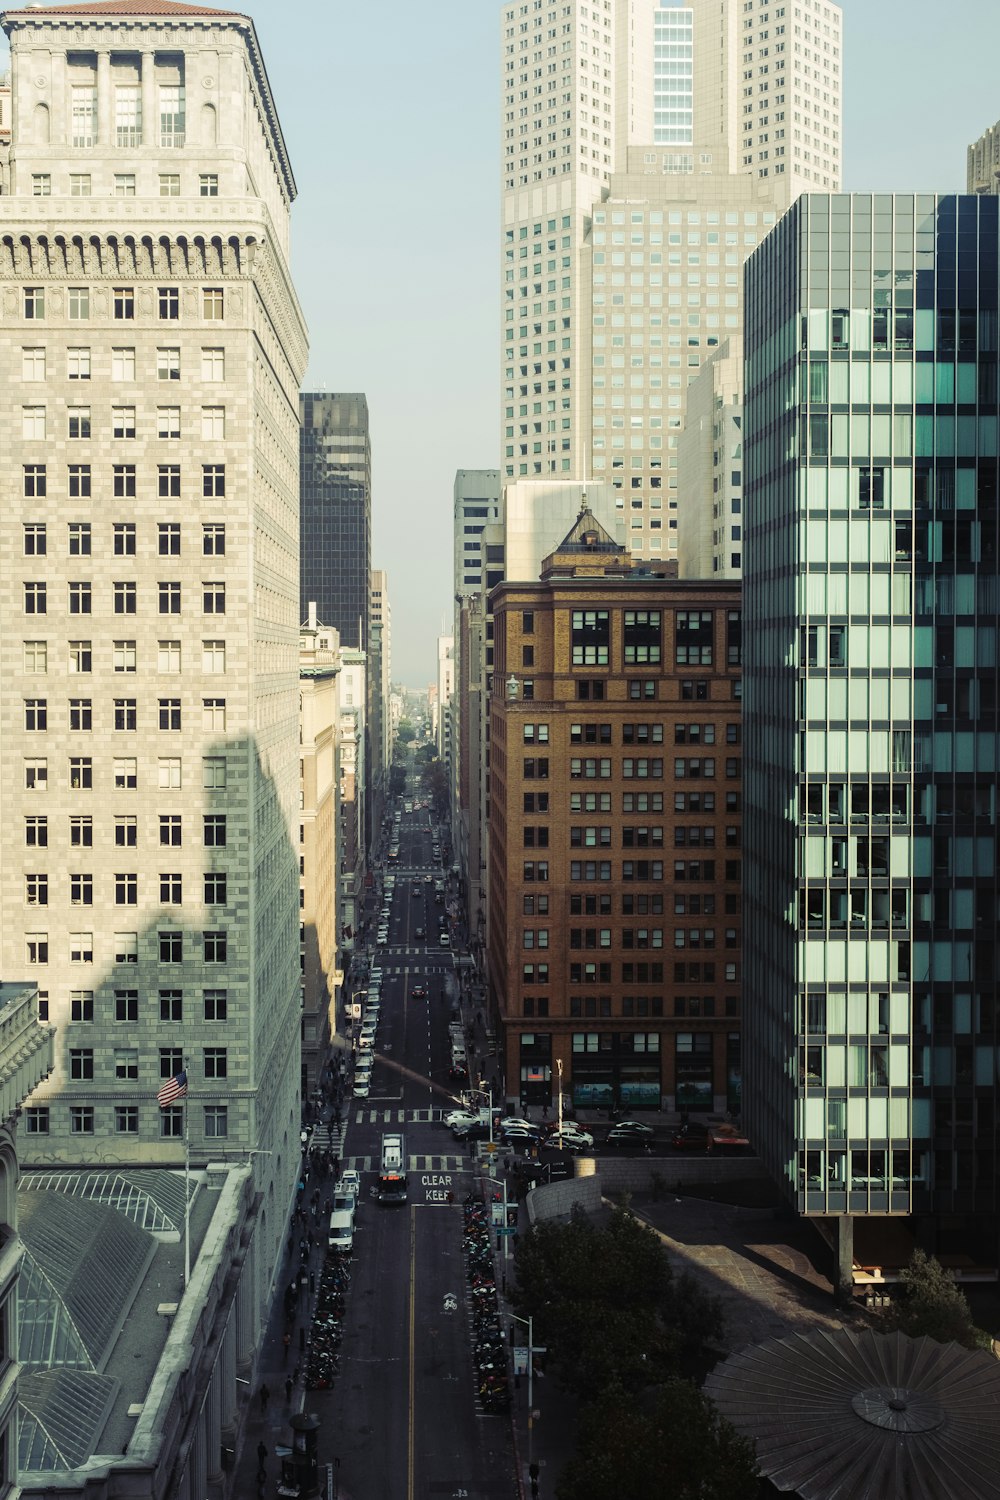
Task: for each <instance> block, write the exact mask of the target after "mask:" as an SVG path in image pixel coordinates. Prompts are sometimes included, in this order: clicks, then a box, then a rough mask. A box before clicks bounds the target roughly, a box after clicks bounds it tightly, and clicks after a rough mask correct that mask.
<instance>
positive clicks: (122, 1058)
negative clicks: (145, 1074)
mask: <svg viewBox="0 0 1000 1500" xmlns="http://www.w3.org/2000/svg"><path fill="white" fill-rule="evenodd" d="M115 1077H116V1078H120V1079H127V1080H128V1081H129V1082H130V1083H132V1082H134V1081H135V1080H136V1079H137V1078H138V1077H139V1054H138V1052H137V1051H136V1050H135V1048H133V1047H116V1048H115Z"/></svg>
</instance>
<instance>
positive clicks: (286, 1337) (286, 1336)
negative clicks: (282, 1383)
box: [268, 1328, 292, 1395]
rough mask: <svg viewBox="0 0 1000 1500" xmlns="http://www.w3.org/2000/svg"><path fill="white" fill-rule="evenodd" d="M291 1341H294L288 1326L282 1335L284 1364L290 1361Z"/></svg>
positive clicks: (282, 1361)
mask: <svg viewBox="0 0 1000 1500" xmlns="http://www.w3.org/2000/svg"><path fill="white" fill-rule="evenodd" d="M291 1343H292V1335H291V1334H290V1333H289V1331H288V1329H287V1328H286V1329H285V1331H284V1333H283V1334H282V1335H281V1347H282V1349H283V1351H284V1353H283V1355H282V1360H281V1363H282V1364H283V1365H287V1363H288V1350H289V1348H290V1347H291ZM268 1395H270V1392H268Z"/></svg>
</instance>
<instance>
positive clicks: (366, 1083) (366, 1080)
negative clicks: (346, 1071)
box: [351, 1073, 372, 1099]
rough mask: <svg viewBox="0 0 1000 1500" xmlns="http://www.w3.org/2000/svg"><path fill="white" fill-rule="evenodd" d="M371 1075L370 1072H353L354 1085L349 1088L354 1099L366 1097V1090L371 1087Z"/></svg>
mask: <svg viewBox="0 0 1000 1500" xmlns="http://www.w3.org/2000/svg"><path fill="white" fill-rule="evenodd" d="M371 1082H372V1075H371V1074H370V1073H355V1075H354V1086H353V1088H352V1090H351V1092H352V1094H353V1095H354V1098H355V1099H367V1098H368V1090H369V1089H370V1088H371Z"/></svg>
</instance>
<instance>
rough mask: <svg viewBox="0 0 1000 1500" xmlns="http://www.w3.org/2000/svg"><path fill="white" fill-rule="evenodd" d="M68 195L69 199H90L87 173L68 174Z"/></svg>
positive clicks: (88, 174) (88, 175)
mask: <svg viewBox="0 0 1000 1500" xmlns="http://www.w3.org/2000/svg"><path fill="white" fill-rule="evenodd" d="M69 195H70V197H71V198H89V197H90V173H89V172H71V173H70V174H69Z"/></svg>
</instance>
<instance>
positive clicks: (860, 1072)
mask: <svg viewBox="0 0 1000 1500" xmlns="http://www.w3.org/2000/svg"><path fill="white" fill-rule="evenodd" d="M998 208H1000V204H998V201H997V199H995V198H985V197H984V198H975V197H955V196H949V197H934V196H912V195H911V196H902V195H897V196H894V197H893V196H884V197H883V196H876V197H871V196H862V195H853V196H847V195H844V196H841V195H836V196H825V195H818V194H817V195H813V196H810V197H808V198H802V199H800V200H799V201H798V202H797V203H796V204H795V205H793V207H792V208H791V209H790V210H789V212H788V213H787V214H786V215H785V217H784V218H783V219H782V220H781V221H780V222H779V223H778V224H777V226H776V227H775V228H774V229H773V230H772V232H771V234H770V235H769V236H768V237H767V239H766V240H765V241H764V243H763V244H762V245H761V246H760V248H759V249H758V250H757V251H756V252H755V253H754V255H753V256H752V257H751V259H750V260H749V262H748V265H747V273H746V349H747V363H746V424H745V435H746V446H745V479H746V489H747V501H746V516H745V521H746V532H745V552H744V578H745V620H746V677H745V682H746V686H745V707H746V725H745V736H746V752H745V794H746V854H745V873H746V879H745V883H744V884H745V892H746V896H745V912H744V917H745V920H744V928H745V939H744V941H745V953H746V963H745V972H746V986H745V996H744V1028H745V1030H744V1037H745V1074H746V1101H747V1102H746V1113H747V1117H748V1125H749V1128H750V1131H751V1134H752V1136H753V1139H754V1140H755V1142H756V1143H757V1144H758V1146H759V1148H760V1150H761V1152H762V1154H763V1156H764V1157H765V1159H766V1161H767V1163H768V1165H769V1167H770V1169H771V1171H772V1172H773V1174H774V1175H775V1176H776V1177H777V1178H778V1179H779V1180H780V1181H782V1182H783V1184H784V1185H785V1187H786V1189H787V1191H788V1194H789V1196H790V1198H791V1199H792V1201H793V1202H794V1203H795V1205H796V1206H797V1208H798V1209H799V1210H800V1211H801V1212H803V1213H807V1214H817V1215H834V1216H837V1227H838V1234H839V1241H840V1246H841V1269H842V1271H843V1270H844V1268H845V1265H846V1266H847V1268H848V1271H849V1262H848V1261H847V1260H846V1258H845V1254H844V1249H845V1246H846V1247H847V1249H848V1250H849V1246H850V1239H851V1226H852V1222H853V1220H854V1218H855V1217H856V1216H860V1215H866V1216H871V1215H884V1214H898V1215H909V1216H912V1227H913V1231H914V1235H915V1238H916V1239H917V1240H918V1241H919V1242H920V1243H922V1244H924V1245H925V1246H926V1247H928V1248H930V1249H932V1250H934V1251H935V1252H936V1253H938V1254H944V1255H956V1254H961V1255H963V1256H966V1257H969V1258H970V1259H971V1260H972V1261H973V1262H974V1263H989V1264H996V1254H997V1244H996V1232H997V1173H996V1129H997V1092H998V1086H997V1079H998V1064H1000V1050H998V1045H997V1016H998V1005H997V999H998V991H997V964H996V955H997V922H998V904H997V897H998V889H997V837H996V811H997V809H996V803H997V761H998V745H997V696H998V691H997V611H998V598H1000V579H998V548H997V540H998V539H997V525H998V509H1000V504H998V453H1000V447H998V352H997V307H998Z"/></svg>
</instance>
